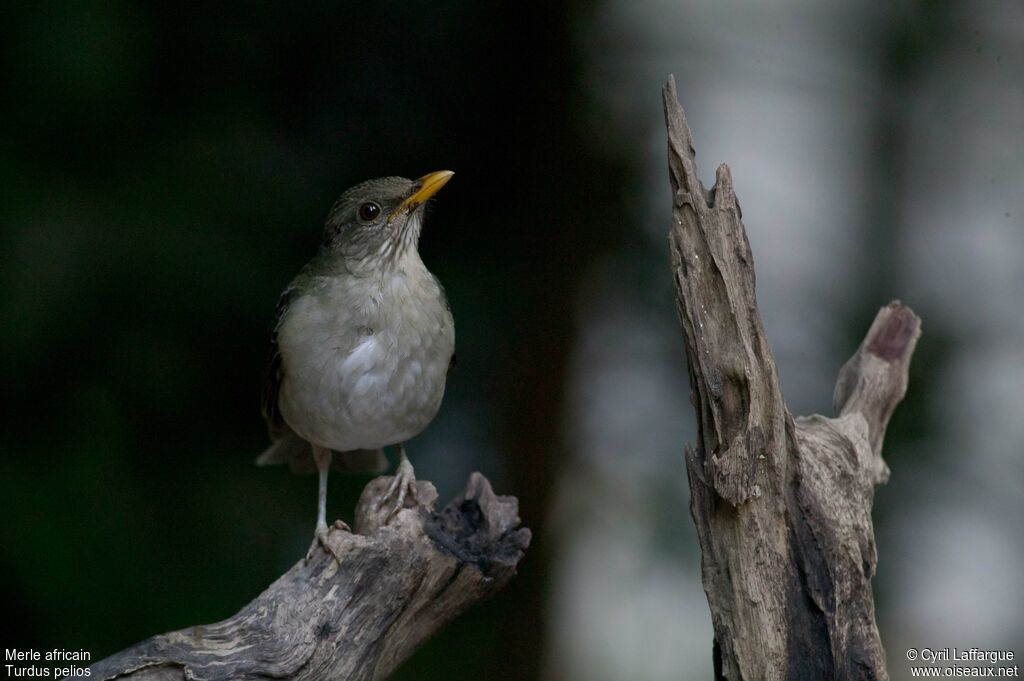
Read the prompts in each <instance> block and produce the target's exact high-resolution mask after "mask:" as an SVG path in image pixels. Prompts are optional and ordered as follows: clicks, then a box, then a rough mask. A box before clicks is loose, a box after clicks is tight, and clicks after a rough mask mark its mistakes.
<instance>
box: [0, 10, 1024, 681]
mask: <svg viewBox="0 0 1024 681" xmlns="http://www.w3.org/2000/svg"><path fill="white" fill-rule="evenodd" d="M2 17H3V21H2V22H0V69H2V78H3V81H2V82H3V103H2V120H3V130H4V144H3V146H2V148H0V177H2V184H3V187H4V191H3V197H4V198H3V202H2V207H0V210H2V216H3V221H2V226H0V263H2V266H0V283H2V293H0V314H2V319H3V320H4V321H3V326H2V328H3V333H0V354H2V356H3V366H4V381H3V382H4V388H5V389H4V405H3V426H2V435H0V437H2V441H0V447H2V449H0V512H2V513H3V517H4V521H3V523H0V543H2V546H3V550H2V555H0V603H3V610H4V616H3V617H2V618H0V641H2V645H3V646H4V647H35V648H37V649H44V648H54V647H64V648H85V649H87V650H90V651H91V652H92V653H93V654H94V655H95V656H96V657H97V658H99V657H103V656H105V655H108V654H110V653H112V652H114V651H116V650H118V649H121V648H123V647H125V646H127V645H129V644H131V643H134V642H136V641H137V640H140V639H142V638H144V637H146V636H149V635H151V634H154V633H158V632H162V631H167V630H170V629H176V628H180V627H184V626H187V625H191V624H197V623H205V622H212V621H215V620H218V619H221V618H223V617H226V616H228V615H230V614H232V613H233V612H234V611H235V610H237V609H238V608H239V607H240V606H241V605H242V604H244V603H245V602H247V601H248V600H249V599H251V598H252V597H253V596H255V595H256V594H257V593H258V592H259V591H260V590H262V589H263V588H264V587H265V586H266V585H267V584H268V583H269V582H270V581H271V580H272V579H274V578H275V577H276V576H277V575H279V574H280V573H281V572H283V571H284V570H285V569H287V568H288V567H289V566H290V565H291V564H292V563H293V562H294V561H295V560H296V559H298V558H299V557H300V556H301V555H302V552H303V551H304V550H305V548H306V546H307V545H308V541H309V536H310V534H311V532H312V528H313V520H314V518H315V516H314V512H315V511H314V504H315V491H314V490H315V483H314V481H313V478H311V477H294V476H291V475H289V474H288V473H287V472H286V471H285V470H283V469H257V468H255V467H254V466H253V465H252V461H253V458H254V457H255V456H256V454H257V453H259V451H261V449H262V448H263V447H264V446H265V443H266V439H265V437H266V436H265V431H264V426H263V422H262V420H261V419H260V417H259V409H258V401H259V390H260V377H261V372H262V369H263V362H264V360H265V358H266V353H267V341H268V331H269V327H270V324H271V321H272V317H273V311H274V305H275V302H276V299H277V295H278V294H279V292H280V291H281V289H282V288H283V287H284V286H285V284H287V282H288V281H289V279H290V278H291V276H292V275H293V274H294V273H295V272H296V271H297V270H298V268H299V267H300V266H301V265H302V264H303V263H304V262H305V260H306V259H308V258H309V257H310V256H311V255H312V253H313V251H314V249H315V248H316V245H317V241H318V238H319V235H320V228H321V225H322V220H323V218H324V216H325V214H326V211H327V209H328V207H329V206H330V204H331V202H332V201H333V200H334V198H335V197H336V195H337V194H338V193H340V192H341V191H342V190H343V189H345V188H346V187H348V186H350V185H352V184H354V183H356V182H359V181H361V180H363V179H367V178H370V177H376V176H381V175H392V174H400V175H405V176H407V177H417V176H419V175H422V174H424V173H426V172H428V171H432V170H437V169H441V168H451V169H453V170H455V171H456V177H455V179H454V181H453V182H452V183H451V184H450V185H449V186H448V187H446V188H445V190H444V192H442V193H441V194H440V195H439V198H438V201H437V203H436V206H435V207H434V208H433V210H432V213H431V216H430V217H429V219H428V222H427V225H426V229H425V230H424V234H423V240H422V243H421V252H422V253H423V257H424V260H425V261H426V262H427V264H428V266H429V267H430V268H431V269H432V270H433V271H434V272H435V273H436V274H437V275H438V276H439V277H440V279H441V280H442V281H443V282H444V284H445V286H446V288H447V289H448V293H449V297H450V299H451V303H452V307H453V310H454V313H455V318H456V323H457V331H458V356H459V366H458V369H457V370H456V371H455V372H454V373H453V374H452V376H451V378H450V381H449V389H448V394H447V396H446V399H445V404H444V406H443V408H442V411H441V414H440V415H439V417H438V418H437V420H436V421H435V422H434V424H433V425H432V426H431V427H430V428H429V429H428V430H427V431H426V432H425V433H424V434H423V435H422V436H420V437H418V438H417V439H416V440H414V441H413V442H412V443H411V445H410V447H409V451H410V456H411V458H412V460H413V462H414V463H415V465H416V468H417V472H418V474H419V475H420V476H421V477H424V478H428V479H431V480H433V481H434V482H435V483H436V484H437V485H438V487H439V489H440V492H441V496H442V499H444V498H448V497H450V496H451V495H452V494H454V493H455V492H456V491H457V490H458V489H459V488H460V486H461V485H462V483H463V482H464V480H465V478H466V476H467V475H468V474H469V473H470V472H471V471H472V470H482V471H483V472H484V473H485V474H486V475H488V476H489V477H490V478H491V480H492V482H493V483H494V485H495V488H496V489H497V490H498V491H499V492H501V493H508V494H515V495H517V496H518V497H519V498H520V501H521V504H522V516H523V520H524V522H525V524H526V525H528V526H529V527H531V528H532V529H533V530H534V531H535V539H534V545H533V547H532V548H531V550H530V553H529V554H528V556H527V558H526V560H525V561H524V562H523V564H522V570H521V574H520V576H519V577H518V578H517V579H516V580H515V581H514V582H513V583H512V584H511V585H510V587H509V588H508V589H507V590H506V591H505V592H504V593H503V594H501V595H500V596H499V597H498V598H497V599H496V600H495V601H493V602H491V603H489V604H487V605H486V606H484V607H482V608H479V609H477V610H476V611H474V612H472V613H470V614H469V615H467V616H466V617H464V618H463V619H461V620H460V621H458V622H456V623H455V624H454V625H452V626H451V627H450V629H448V630H447V631H445V632H444V633H443V634H442V635H441V636H439V637H438V638H437V639H435V640H434V641H432V642H431V643H429V644H428V645H427V646H426V647H425V648H424V649H423V650H422V651H421V652H420V653H418V654H417V655H416V656H415V657H414V659H412V660H411V661H410V662H409V663H408V664H407V665H406V667H405V668H404V669H403V671H402V672H401V673H400V674H399V677H400V678H403V679H430V678H438V679H440V678H445V679H451V678H458V679H469V678H489V679H532V678H548V679H580V680H584V679H585V680H587V681H593V680H600V679H690V678H708V677H709V676H710V663H711V655H710V651H711V628H710V620H709V616H708V610H707V604H706V602H705V601H704V598H703V592H702V589H701V585H700V576H699V555H698V553H697V546H696V540H695V537H694V535H693V530H692V525H691V521H690V519H689V514H688V510H687V492H686V482H685V477H684V476H685V474H684V469H683V465H682V460H681V450H682V445H683V443H684V442H685V441H687V440H692V439H693V437H694V425H693V415H692V411H691V408H690V406H689V403H688V399H687V396H688V390H689V389H688V386H687V383H686V368H685V361H684V357H683V353H682V343H681V341H680V338H679V332H678V328H677V326H676V323H675V312H674V301H673V296H674V293H673V290H672V284H671V276H670V274H669V271H668V265H667V261H668V257H667V253H666V248H665V234H666V232H667V226H668V225H667V223H668V219H669V218H668V215H669V213H668V207H669V195H668V183H667V177H666V173H665V169H664V137H663V132H662V119H661V112H660V86H661V83H662V82H663V80H664V77H665V76H666V75H667V74H668V73H670V72H674V73H675V74H676V78H677V81H678V83H679V91H680V96H681V98H682V102H683V105H684V106H685V107H686V109H687V113H688V116H689V119H690V124H691V127H692V129H693V132H694V137H695V141H696V145H697V150H698V161H699V162H700V163H701V170H702V174H703V176H704V177H706V178H711V177H712V172H713V169H714V166H715V165H716V164H717V163H718V162H720V161H726V162H728V163H729V164H730V165H731V167H732V169H733V175H734V178H735V181H736V185H737V191H738V194H739V196H740V200H741V201H742V203H743V207H744V212H745V218H746V225H747V230H748V232H749V236H750V241H751V244H752V247H753V251H754V254H755V257H756V258H757V264H758V275H759V277H758V284H759V289H758V293H759V300H760V302H761V306H762V315H763V317H764V321H765V324H766V327H767V330H768V334H769V338H770V339H771V341H772V343H773V347H774V351H775V353H776V359H777V361H778V365H779V370H780V374H781V380H782V385H783V388H784V391H785V393H786V396H787V400H788V401H789V404H790V407H791V408H792V409H793V411H794V412H797V413H804V412H811V411H818V412H823V413H829V410H830V397H831V389H832V384H833V381H834V377H835V374H836V371H837V370H838V368H839V366H840V365H841V364H842V362H843V361H845V359H846V357H848V356H849V354H850V353H851V352H852V351H853V349H854V348H855V347H856V345H857V343H859V341H860V339H861V338H862V336H863V333H864V332H865V331H866V329H867V324H868V323H869V321H870V319H871V318H872V316H873V314H874V311H875V310H876V309H877V308H878V307H879V306H880V305H882V304H884V303H885V302H887V301H888V300H889V299H890V298H893V297H900V298H902V299H904V300H905V301H906V302H908V303H909V304H910V305H911V306H912V307H914V308H915V310H916V311H917V312H918V313H919V314H920V315H921V316H922V317H923V319H924V333H925V335H924V337H923V339H922V342H921V344H920V345H919V349H918V353H917V355H916V356H915V359H914V364H913V367H912V376H911V385H910V392H909V393H908V395H907V399H906V401H905V402H904V404H903V405H902V406H901V407H900V408H899V410H898V411H897V413H896V416H895V418H894V420H893V422H892V425H891V427H890V434H889V436H888V439H887V443H886V444H887V448H886V456H887V459H888V462H889V464H890V467H891V468H892V470H893V477H892V481H891V483H890V484H889V485H888V486H887V487H885V488H882V489H881V490H880V491H879V492H878V494H877V501H876V514H875V518H876V532H877V539H878V544H879V554H880V565H879V574H878V579H877V580H876V585H877V588H876V592H877V597H878V614H879V622H880V626H881V629H882V635H883V639H884V641H885V643H886V646H887V649H888V651H889V659H890V667H891V669H892V675H893V677H894V678H904V677H905V675H906V674H907V669H906V666H905V665H906V662H905V660H904V659H903V656H902V649H905V648H906V647H908V646H911V645H916V646H926V645H930V646H933V647H944V646H953V645H959V646H961V647H971V646H979V647H982V648H998V647H1011V648H1012V647H1013V645H1018V646H1019V644H1020V642H1021V640H1022V633H1024V614H1022V613H1024V595H1022V590H1021V586H1022V583H1021V582H1022V580H1021V577H1020V574H1021V571H1020V566H1021V564H1024V536H1022V534H1021V532H1020V529H1019V522H1020V518H1021V515H1022V511H1024V504H1022V489H1024V464H1022V458H1021V454H1022V449H1024V426H1022V425H1021V424H1022V421H1021V419H1020V417H1019V411H1020V406H1019V405H1020V404H1021V403H1022V402H1024V316H1022V315H1021V304H1020V297H1021V295H1022V294H1024V265H1022V258H1021V255H1022V247H1024V230H1022V220H1021V218H1022V216H1024V200H1022V198H1021V197H1022V193H1021V191H1020V188H1021V186H1022V180H1024V157H1022V154H1021V149H1022V146H1021V143H1022V139H1024V137H1022V133H1024V91H1022V85H1024V40H1022V38H1024V6H1022V5H1021V4H1020V3H1017V2H1014V1H1012V0H1006V1H1003V2H996V1H992V2H978V3H975V2H970V1H969V0H936V1H925V0H918V1H907V0H904V1H900V2H894V3H881V2H878V3H859V2H853V0H842V1H840V2H835V3H815V2H811V1H810V0H777V1H773V2H768V3H759V4H757V5H754V4H748V3H742V2H738V1H735V2H734V1H730V2H717V1H712V0H696V1H692V2H668V1H667V0H649V1H647V0H645V1H642V2H632V1H631V0H603V1H601V2H595V3H586V2H582V1H577V0H553V1H551V2H544V3H536V4H535V5H531V6H530V7H529V8H526V7H524V6H523V5H522V4H520V3H504V4H502V3H488V2H473V1H470V0H440V1H437V2H429V3H428V2H420V1H414V0H408V1H406V2H389V3H362V2H359V3H356V2H337V3H325V2H312V1H306V2H294V1H293V2H289V3H258V4H255V3H254V4H242V3H239V4H230V3H199V4H192V5H190V4H185V5H182V4H180V3H158V2H147V3H128V2H95V1H94V0H71V1H69V2H61V3H21V4H16V5H15V4H12V5H9V6H7V7H5V8H4V10H3V12H2ZM365 482H366V479H365V478H358V477H351V478H346V477H341V476H335V477H334V478H332V482H331V494H330V498H329V505H330V510H331V513H332V514H333V515H335V516H338V517H343V518H349V517H350V515H351V512H352V508H353V507H354V504H355V501H356V499H357V496H358V492H359V490H360V488H361V486H362V485H363V484H365ZM1018 653H1019V654H1020V653H1024V650H1020V649H1019V647H1018Z"/></svg>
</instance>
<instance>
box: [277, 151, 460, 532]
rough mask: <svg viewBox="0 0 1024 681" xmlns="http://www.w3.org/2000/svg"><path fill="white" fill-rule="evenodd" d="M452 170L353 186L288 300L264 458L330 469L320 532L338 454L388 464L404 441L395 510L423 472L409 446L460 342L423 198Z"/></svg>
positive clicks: (346, 464)
mask: <svg viewBox="0 0 1024 681" xmlns="http://www.w3.org/2000/svg"><path fill="white" fill-rule="evenodd" d="M451 175H452V173H451V172H449V171H441V172H437V173H431V174H430V175H426V176H424V177H422V178H420V179H419V180H416V181H412V180H407V179H404V178H399V177H389V178H383V179H379V180H371V181H369V182H364V183H363V184H360V185H358V186H356V187H353V188H352V189H350V190H348V191H346V192H345V193H344V194H342V196H341V198H340V199H338V201H337V202H336V203H335V204H334V206H333V207H332V209H331V211H330V213H329V215H328V217H327V222H326V224H325V227H324V236H323V243H322V245H321V247H320V249H319V251H318V252H317V254H316V256H314V258H313V259H312V260H311V261H310V262H309V263H308V264H307V265H306V266H305V267H304V268H303V269H302V271H300V272H299V274H298V276H296V277H295V279H294V280H293V281H292V282H291V283H290V284H289V285H288V287H287V288H286V289H285V290H284V292H283V293H282V295H281V298H280V300H279V302H278V306H277V321H276V323H275V326H274V333H273V338H272V352H271V359H270V363H269V366H268V369H267V373H266V378H265V383H264V391H263V415H264V417H265V418H266V420H267V426H268V430H269V433H270V438H271V441H272V444H271V446H270V447H269V448H268V449H267V450H266V451H265V452H263V454H262V455H260V457H259V458H258V459H257V463H258V464H261V465H265V464H274V463H286V462H287V463H289V464H290V465H291V467H292V469H293V470H296V471H300V472H301V471H310V470H313V469H314V468H315V469H316V470H318V471H319V473H320V498H319V513H318V519H317V532H316V535H317V541H320V542H322V540H323V537H324V536H325V535H326V531H327V526H326V518H325V500H326V484H327V471H328V469H329V468H330V467H331V465H332V462H333V465H334V466H335V467H336V468H341V469H344V470H355V471H373V472H376V471H380V470H382V469H383V468H384V467H385V466H386V459H385V458H384V455H383V452H382V448H383V447H385V446H388V445H394V444H397V445H399V446H400V452H401V456H400V458H401V461H400V464H399V470H398V474H397V475H396V476H395V483H394V485H393V487H392V490H391V491H390V492H389V494H388V495H387V497H386V500H389V499H390V497H392V496H395V497H396V504H395V509H396V510H397V509H398V508H400V507H401V505H402V503H403V502H404V498H405V492H406V489H407V488H408V485H409V484H410V483H411V482H412V481H413V480H414V479H415V478H414V474H413V470H412V466H411V465H410V464H409V462H408V460H407V459H406V457H405V452H404V449H401V444H402V443H403V442H404V441H406V440H408V439H409V438H411V437H413V436H415V435H416V434H418V433H419V432H420V431H422V430H423V429H424V428H425V427H426V426H427V424H428V423H429V422H430V421H431V420H432V419H433V418H434V415H435V414H436V413H437V410H438V408H439V407H440V404H441V398H442V397H443V395H444V386H445V377H446V374H447V371H448V367H449V365H450V363H451V360H452V357H453V354H454V347H455V329H454V324H453V321H452V316H451V311H450V309H449V307H448V302H447V299H446V297H445V293H444V289H443V288H442V287H441V284H440V283H439V282H438V281H437V279H436V278H435V277H434V276H433V275H432V274H431V273H430V272H429V271H428V270H427V268H426V267H425V266H424V264H423V261H422V260H421V259H420V256H419V252H418V250H417V245H418V241H419V234H420V228H421V226H422V218H423V205H424V203H425V202H426V201H427V200H428V199H429V198H430V197H431V196H433V195H434V194H435V193H436V192H437V191H438V190H439V189H440V188H441V187H442V186H443V185H444V184H445V183H446V182H447V181H448V180H449V179H450V178H451ZM317 541H314V547H315V545H316V543H317ZM312 548H313V547H311V550H312Z"/></svg>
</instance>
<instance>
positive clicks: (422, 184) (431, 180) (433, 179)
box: [395, 170, 455, 213]
mask: <svg viewBox="0 0 1024 681" xmlns="http://www.w3.org/2000/svg"><path fill="white" fill-rule="evenodd" d="M454 174H455V173H453V172H452V171H450V170H438V171H437V172H436V173H429V174H427V175H424V176H423V177H421V178H420V179H418V180H416V184H417V185H419V189H417V190H416V192H415V193H413V195H412V196H410V197H409V198H407V199H406V200H405V201H402V203H401V205H400V206H398V210H396V211H395V212H396V213H397V212H398V211H403V210H404V211H406V212H409V211H411V210H412V209H413V208H416V207H417V206H419V205H421V204H423V203H426V201H427V199H429V198H430V197H431V196H433V195H434V194H436V193H438V192H439V191H441V187H443V186H445V184H447V183H448V180H450V179H452V175H454Z"/></svg>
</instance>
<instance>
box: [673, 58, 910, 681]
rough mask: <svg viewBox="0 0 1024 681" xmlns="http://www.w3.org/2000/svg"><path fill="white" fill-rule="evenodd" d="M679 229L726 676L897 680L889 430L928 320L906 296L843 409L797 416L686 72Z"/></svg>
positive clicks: (692, 472)
mask: <svg viewBox="0 0 1024 681" xmlns="http://www.w3.org/2000/svg"><path fill="white" fill-rule="evenodd" d="M663 95H664V105H665V122H666V125H667V127H668V164H669V174H670V178H671V183H672V196H673V205H672V215H673V224H672V227H671V232H670V236H669V242H670V247H671V253H672V269H673V273H674V275H675V282H676V287H677V292H678V300H677V307H678V312H679V320H680V323H681V325H682V329H683V336H684V338H685V342H686V352H687V362H688V365H689V374H690V385H691V391H692V392H691V399H692V402H693V405H694V409H695V411H696V414H697V425H698V442H697V447H696V449H693V448H690V447H687V450H686V468H687V473H688V476H689V482H690V494H691V501H690V511H691V513H692V515H693V520H694V522H695V523H696V526H697V534H698V537H699V540H700V547H701V552H702V560H701V567H702V575H703V581H704V590H705V592H706V593H707V598H708V603H709V604H710V606H711V618H712V622H713V625H714V633H715V645H714V652H713V654H714V667H715V677H716V679H729V680H730V681H740V680H741V679H743V680H747V681H764V680H774V679H789V680H793V679H806V680H808V681H821V680H823V679H887V678H888V675H887V673H886V670H885V652H884V651H883V649H882V643H881V640H880V638H879V635H878V627H877V625H876V624H875V606H874V599H873V596H872V592H871V578H872V577H873V576H874V574H875V564H876V561H877V557H876V554H875V540H874V530H873V528H872V525H871V505H872V501H873V498H874V488H875V486H876V485H879V484H881V483H884V482H885V481H886V480H887V479H888V477H889V469H888V468H887V467H886V465H885V462H884V461H883V460H882V456H881V448H882V440H883V437H884V435H885V427H886V424H887V423H888V421H889V417H890V416H891V415H892V412H893V409H894V408H895V407H896V405H897V404H898V403H899V401H900V400H901V399H902V398H903V395H904V393H905V391H906V387H907V369H908V366H909V364H910V357H911V355H912V354H913V351H914V346H915V344H916V342H917V338H918V336H919V335H920V320H919V319H918V318H917V316H916V315H915V314H914V313H913V312H912V311H911V310H910V309H909V308H907V307H905V306H903V305H901V304H900V303H899V302H893V303H890V304H889V305H887V306H886V307H884V308H882V309H881V310H880V311H879V313H878V316H877V317H876V318H875V321H874V324H872V325H871V329H870V330H869V331H868V334H867V337H866V338H865V339H864V342H863V343H862V344H861V346H860V348H859V349H858V350H857V352H856V353H855V354H854V355H853V357H852V358H851V359H850V360H849V361H848V362H847V363H846V366H844V367H843V368H842V370H841V371H840V373H839V379H838V381H837V383H836V389H835V397H834V406H835V412H836V416H835V417H834V418H826V417H824V416H817V415H815V416H808V417H798V418H794V417H793V416H792V415H791V414H790V413H789V411H788V409H787V408H786V404H785V402H784V401H783V398H782V393H781V391H780V390H779V382H778V376H777V372H776V369H775V362H774V360H773V358H772V352H771V348H770V347H769V345H768V341H767V339H766V338H765V334H764V328H763V326H762V323H761V316H760V312H759V311H758V308H757V301H756V299H755V297H754V263H753V259H752V257H751V252H750V244H749V243H748V242H747V236H746V233H745V231H744V228H743V223H742V221H741V218H742V214H741V212H740V206H739V203H738V202H737V200H736V194H735V193H734V191H733V184H732V177H731V176H730V173H729V168H728V167H727V166H725V165H721V166H719V167H718V171H717V173H716V177H715V184H714V186H713V187H712V188H711V189H710V190H707V189H705V188H704V187H703V186H702V185H701V183H700V180H699V179H698V178H697V165H696V161H695V156H696V155H695V152H694V148H693V140H692V138H691V136H690V130H689V128H688V127H687V124H686V118H685V116H684V114H683V110H682V107H681V106H680V105H679V102H678V99H677V96H676V89H675V81H674V79H672V78H671V77H670V78H669V80H668V82H667V83H666V85H665V87H664V90H663Z"/></svg>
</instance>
